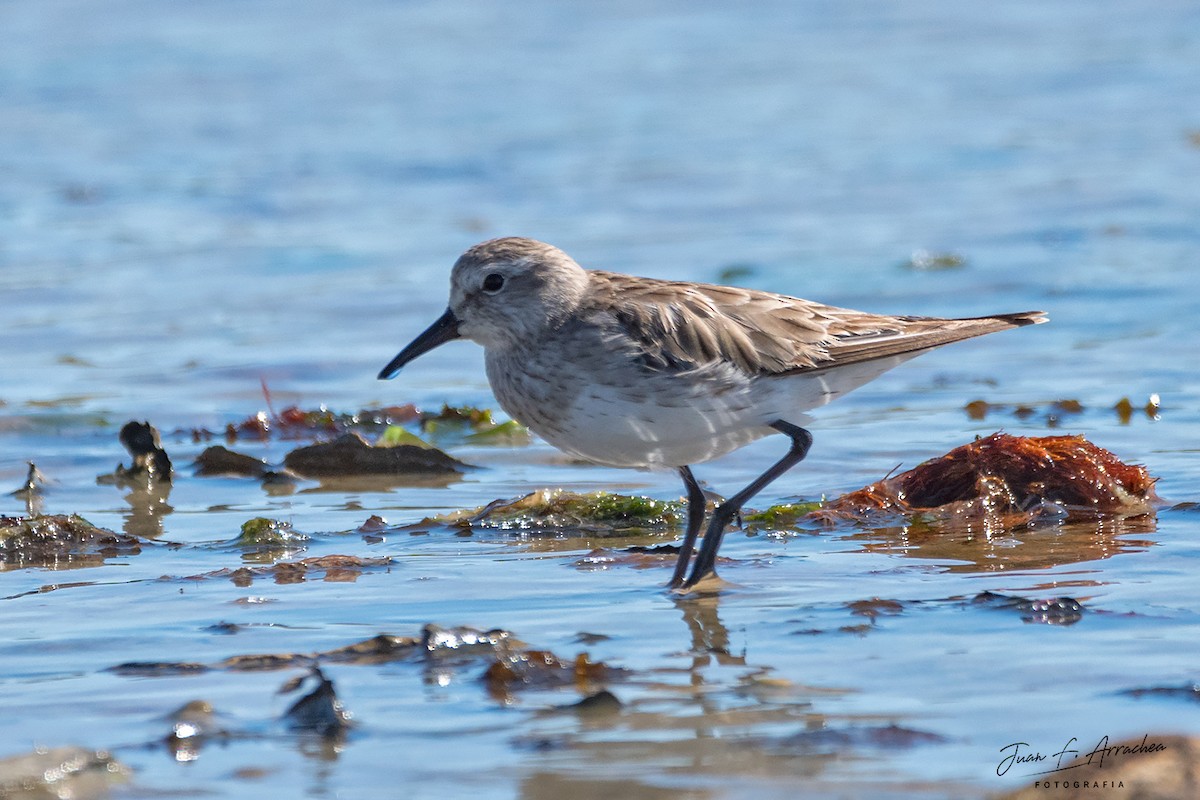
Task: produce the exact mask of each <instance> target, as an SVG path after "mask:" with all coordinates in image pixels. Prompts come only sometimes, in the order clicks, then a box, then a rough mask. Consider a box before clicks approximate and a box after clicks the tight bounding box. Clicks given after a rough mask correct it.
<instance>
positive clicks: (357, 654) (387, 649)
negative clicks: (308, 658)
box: [320, 633, 421, 664]
mask: <svg viewBox="0 0 1200 800" xmlns="http://www.w3.org/2000/svg"><path fill="white" fill-rule="evenodd" d="M420 646H421V640H420V639H418V638H417V637H415V636H391V635H388V634H382V633H381V634H379V635H378V636H373V637H371V638H370V639H367V640H365V641H361V642H355V643H354V644H348V645H346V646H345V647H339V648H337V649H334V650H326V651H325V652H323V653H321V654H320V657H321V658H322V659H323V660H327V661H334V662H338V663H344V664H383V663H386V662H388V661H396V660H398V659H402V658H408V657H410V656H412V654H413V653H415V652H417V648H418V647H420Z"/></svg>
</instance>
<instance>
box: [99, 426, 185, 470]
mask: <svg viewBox="0 0 1200 800" xmlns="http://www.w3.org/2000/svg"><path fill="white" fill-rule="evenodd" d="M118 438H119V439H120V440H121V444H123V445H124V446H125V449H126V450H128V451H129V455H130V456H132V457H133V461H132V462H131V463H130V465H129V467H128V468H126V467H125V466H124V465H122V464H118V465H117V468H116V470H115V471H114V473H113V475H112V477H113V478H114V479H115V480H116V481H117V482H121V481H133V480H142V481H162V482H164V483H169V482H170V481H171V474H172V468H171V458H170V456H168V455H167V451H166V450H164V449H163V446H162V439H161V438H160V437H159V435H158V431H157V430H156V429H155V428H154V426H153V425H151V424H150V423H149V422H127V423H125V425H124V427H122V428H121V433H120V434H119V437H118Z"/></svg>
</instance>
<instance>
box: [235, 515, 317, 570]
mask: <svg viewBox="0 0 1200 800" xmlns="http://www.w3.org/2000/svg"><path fill="white" fill-rule="evenodd" d="M308 541H309V537H308V536H307V535H305V534H303V533H300V532H299V531H296V530H293V529H292V526H291V524H290V523H287V522H282V521H280V520H277V519H269V518H267V517H255V518H254V519H250V520H246V521H245V522H243V523H242V529H241V532H240V533H239V534H238V537H237V539H235V540H234V542H233V545H234V546H235V547H238V548H240V549H241V550H242V552H243V554H244V555H243V558H247V559H252V560H257V561H264V560H274V559H278V558H283V557H284V556H287V555H292V554H296V553H300V552H303V551H304V549H305V548H306V547H307V546H308Z"/></svg>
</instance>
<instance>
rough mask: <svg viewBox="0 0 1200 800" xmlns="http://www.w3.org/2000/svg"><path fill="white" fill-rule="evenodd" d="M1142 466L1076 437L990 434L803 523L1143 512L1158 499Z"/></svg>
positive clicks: (1023, 519)
mask: <svg viewBox="0 0 1200 800" xmlns="http://www.w3.org/2000/svg"><path fill="white" fill-rule="evenodd" d="M1154 480H1155V479H1154V478H1152V477H1151V476H1150V474H1149V473H1148V472H1147V471H1146V468H1145V467H1142V466H1139V465H1133V464H1126V463H1125V462H1123V461H1121V460H1120V459H1119V458H1117V457H1116V456H1115V455H1113V454H1112V453H1110V452H1109V451H1107V450H1105V449H1104V448H1102V447H1097V446H1096V445H1094V444H1092V443H1091V442H1089V441H1088V440H1087V439H1086V438H1084V437H1083V436H1037V437H1027V436H1011V435H1009V434H1006V433H993V434H992V435H991V436H987V437H984V438H982V439H978V440H976V441H974V442H971V443H970V444H965V445H962V446H961V447H956V448H955V449H953V450H951V451H950V452H949V453H947V454H945V455H944V456H941V457H939V458H935V459H931V460H929V461H926V462H925V463H923V464H920V465H918V466H916V467H914V468H913V469H911V470H908V471H907V472H903V473H901V474H899V475H896V476H894V477H891V478H885V479H884V480H881V481H877V482H875V483H872V484H870V485H869V486H864V487H863V488H862V489H859V490H857V491H854V492H850V493H849V494H845V495H842V496H841V497H839V498H837V499H836V500H833V501H832V502H830V503H828V504H827V505H826V506H824V507H823V508H821V509H819V510H818V511H815V512H813V513H812V514H811V515H810V516H811V518H814V519H818V520H822V521H828V522H834V521H837V520H844V519H851V520H861V519H865V518H868V517H871V516H873V515H874V514H877V513H879V512H884V513H887V512H891V513H898V514H912V513H922V512H931V511H932V512H936V514H937V515H938V516H941V517H945V516H950V517H967V518H969V517H975V516H983V515H988V516H997V515H998V516H1000V517H1001V518H1002V521H1003V522H1004V523H1005V524H1006V526H1009V527H1015V526H1017V525H1021V524H1026V523H1028V522H1032V521H1034V520H1035V519H1038V518H1045V517H1046V516H1048V509H1050V510H1052V513H1050V514H1049V515H1050V516H1054V517H1057V518H1058V519H1059V520H1060V521H1075V520H1084V519H1095V518H1097V517H1100V516H1106V515H1114V516H1133V515H1137V514H1146V513H1150V512H1151V511H1153V509H1154V505H1155V503H1156V502H1157V501H1158V497H1157V495H1156V494H1155V493H1154Z"/></svg>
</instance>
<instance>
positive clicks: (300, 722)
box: [279, 667, 353, 736]
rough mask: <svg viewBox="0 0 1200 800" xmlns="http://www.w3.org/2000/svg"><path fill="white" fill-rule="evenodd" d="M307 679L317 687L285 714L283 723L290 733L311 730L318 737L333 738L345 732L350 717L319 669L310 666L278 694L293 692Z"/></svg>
mask: <svg viewBox="0 0 1200 800" xmlns="http://www.w3.org/2000/svg"><path fill="white" fill-rule="evenodd" d="M310 679H312V680H313V681H315V682H316V686H315V687H314V688H313V690H312V691H311V692H309V693H308V694H306V695H304V696H303V697H301V698H300V699H299V700H297V701H296V702H295V703H293V704H292V705H291V707H290V708H288V710H287V711H285V712H284V714H283V720H284V722H286V723H287V726H288V727H289V728H291V729H292V730H299V731H311V732H313V733H317V734H320V735H321V736H336V735H337V734H340V733H342V732H344V731H345V730H346V729H347V728H348V727H350V725H351V718H352V717H353V715H352V714H351V713H350V712H349V711H347V710H346V708H345V706H343V705H342V701H341V700H340V699H338V696H337V692H336V691H335V689H334V685H333V681H331V680H330V679H329V678H327V677H326V676H325V673H323V672H321V670H320V668H318V667H313V668H312V669H311V671H310V672H309V673H308V674H307V675H303V676H301V677H300V678H298V679H293V680H290V681H288V682H287V683H285V684H284V685H283V687H282V688H281V689H280V690H279V693H280V694H287V693H289V692H293V691H296V690H298V689H299V688H300V687H301V686H303V684H304V683H306V682H308V681H309V680H310Z"/></svg>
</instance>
